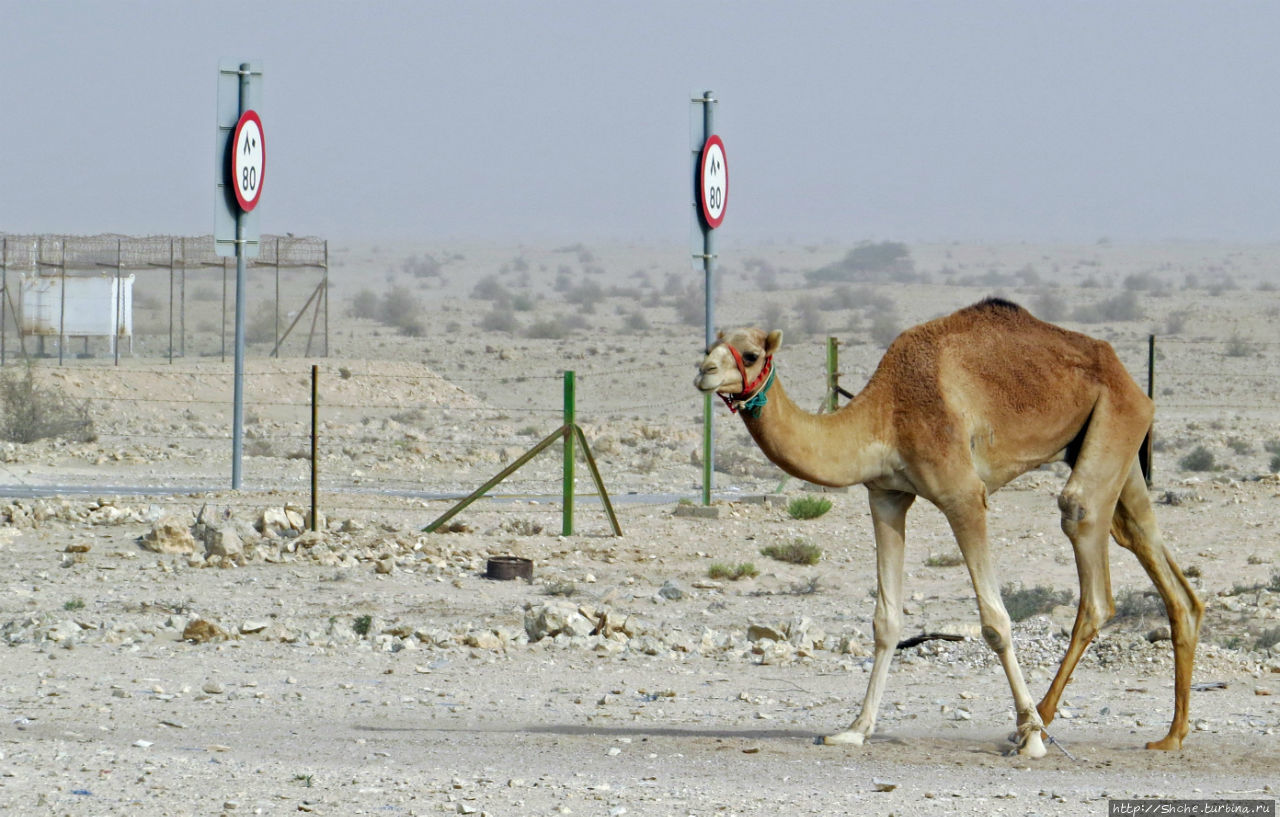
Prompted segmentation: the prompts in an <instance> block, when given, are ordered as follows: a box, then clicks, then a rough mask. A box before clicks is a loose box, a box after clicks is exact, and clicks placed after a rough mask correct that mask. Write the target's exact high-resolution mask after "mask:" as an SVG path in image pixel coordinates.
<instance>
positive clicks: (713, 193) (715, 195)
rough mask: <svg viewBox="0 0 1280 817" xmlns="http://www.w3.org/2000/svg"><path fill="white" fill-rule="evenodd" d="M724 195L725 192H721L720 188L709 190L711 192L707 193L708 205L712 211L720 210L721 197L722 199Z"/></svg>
mask: <svg viewBox="0 0 1280 817" xmlns="http://www.w3.org/2000/svg"><path fill="white" fill-rule="evenodd" d="M722 195H724V191H723V190H721V189H720V188H719V187H718V186H717V187H712V188H711V189H709V190H708V191H707V205H708V206H709V207H710V208H711V209H712V210H719V209H720V197H721V196H722Z"/></svg>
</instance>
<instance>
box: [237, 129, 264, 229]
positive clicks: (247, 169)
mask: <svg viewBox="0 0 1280 817" xmlns="http://www.w3.org/2000/svg"><path fill="white" fill-rule="evenodd" d="M266 169H267V143H266V139H265V138H264V137H263V135H262V119H260V118H259V117H258V113H257V111H245V112H244V113H242V114H240V121H238V122H236V132H235V139H234V140H233V141H232V143H231V186H232V187H233V188H235V191H236V201H237V202H239V204H240V209H241V210H244V211H245V212H246V213H247V212H249V211H250V210H252V209H253V208H255V207H257V206H258V199H259V198H261V196H262V177H263V175H264V174H265V172H266Z"/></svg>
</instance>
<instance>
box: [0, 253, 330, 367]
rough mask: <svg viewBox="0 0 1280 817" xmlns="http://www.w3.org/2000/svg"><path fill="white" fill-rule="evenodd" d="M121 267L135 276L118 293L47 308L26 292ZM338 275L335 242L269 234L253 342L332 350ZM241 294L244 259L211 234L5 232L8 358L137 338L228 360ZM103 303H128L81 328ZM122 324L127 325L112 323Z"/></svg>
mask: <svg viewBox="0 0 1280 817" xmlns="http://www.w3.org/2000/svg"><path fill="white" fill-rule="evenodd" d="M112 276H117V277H125V278H126V282H125V284H124V285H123V286H122V285H121V284H120V283H119V281H117V283H116V289H117V295H116V296H114V297H115V300H113V301H112V302H111V303H106V302H104V303H102V304H96V303H93V302H92V301H94V300H97V299H96V298H91V299H89V301H86V300H84V299H83V298H81V299H80V300H76V299H74V298H72V302H71V304H70V310H71V311H70V312H68V311H67V310H68V304H67V303H66V302H65V301H66V299H65V298H63V299H61V300H62V302H61V303H56V304H45V305H43V307H44V308H45V312H47V314H40V315H37V314H36V313H37V312H38V311H39V310H37V309H36V308H35V303H34V301H32V299H31V298H29V297H28V295H27V294H26V293H24V290H25V289H32V290H34V289H35V288H37V287H38V286H41V285H44V286H48V285H49V284H50V283H54V284H58V285H59V290H58V291H59V292H60V293H61V294H63V295H66V293H67V291H68V287H73V288H74V287H76V286H77V283H78V282H79V283H80V284H83V283H84V282H85V281H86V279H88V280H90V281H92V280H93V279H100V278H104V277H106V278H109V277H112ZM68 280H69V281H70V284H68V283H67V281H68ZM328 280H329V245H328V242H327V241H325V240H324V239H321V238H315V237H311V236H292V235H285V236H279V235H264V236H262V240H261V242H260V245H259V255H258V256H257V257H256V258H252V259H249V261H248V264H247V283H248V289H247V291H248V297H249V298H251V299H252V302H254V303H256V304H258V305H259V306H258V308H257V309H256V310H255V311H254V312H253V313H252V314H251V315H249V316H247V317H248V319H249V320H248V323H247V335H248V341H249V343H250V345H251V346H255V347H259V348H260V349H261V350H262V353H264V354H271V355H279V354H281V353H284V354H292V355H311V354H319V355H321V356H327V354H328V341H329V314H328V306H329V304H328ZM122 290H127V294H124V293H123V292H122ZM86 292H87V291H86ZM73 294H75V293H74V292H73ZM94 294H95V295H100V294H101V293H97V292H95V293H94ZM234 295H235V260H234V259H228V258H223V257H220V256H218V255H217V253H216V251H215V249H214V242H213V236H211V235H205V236H143V237H135V236H119V235H95V236H70V235H8V234H2V233H0V362H9V361H10V360H11V359H12V358H14V357H26V356H58V357H62V358H65V357H76V358H81V359H84V358H91V357H95V356H102V355H103V354H104V349H106V348H109V349H114V344H115V342H116V340H117V338H119V339H124V338H127V345H128V347H129V349H130V351H131V352H132V353H134V354H138V355H142V356H149V357H167V358H169V359H170V360H172V359H173V358H175V357H177V358H182V357H214V356H216V357H218V358H219V359H223V358H225V357H226V356H227V355H228V354H230V353H231V351H232V350H231V336H232V332H233V330H234ZM66 297H68V298H71V297H72V295H67V296H66ZM29 301H32V302H30V303H29ZM117 301H121V302H122V303H117ZM50 307H52V308H50ZM103 309H105V310H106V311H107V312H108V313H110V312H116V314H115V315H114V316H111V317H108V318H107V319H106V321H105V323H106V325H107V329H106V330H105V332H101V331H92V332H85V331H83V330H79V329H77V328H76V324H77V320H76V318H77V317H79V318H80V319H81V320H80V321H79V322H83V320H84V315H85V313H86V311H92V312H95V314H96V311H101V310H103ZM126 310H127V312H128V314H127V315H125V314H123V313H124V311H126ZM112 317H114V320H112ZM95 323H96V321H95ZM113 324H114V325H116V326H117V327H119V326H120V325H122V324H123V329H120V328H117V329H115V330H112V329H111V326H112V325H113ZM108 356H109V355H108Z"/></svg>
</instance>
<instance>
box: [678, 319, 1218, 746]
mask: <svg viewBox="0 0 1280 817" xmlns="http://www.w3.org/2000/svg"><path fill="white" fill-rule="evenodd" d="M781 343H782V333H781V332H780V331H776V330H775V331H772V332H768V333H767V334H766V333H765V332H763V331H761V330H759V329H737V330H732V331H729V332H721V333H720V335H719V338H718V340H717V341H716V342H715V343H714V344H712V346H711V348H710V349H708V350H707V353H706V357H705V358H703V360H702V363H701V365H700V366H699V369H698V375H697V377H696V379H695V381H694V385H695V386H696V387H697V388H698V389H699V390H700V391H702V392H704V393H717V394H719V395H720V396H721V397H722V398H723V399H724V400H725V402H726V403H728V404H729V407H730V409H731V410H733V411H735V412H737V413H739V414H741V416H742V420H743V422H744V423H745V424H746V427H747V431H748V432H749V433H750V434H751V436H752V437H753V438H754V439H755V441H756V443H757V444H758V445H759V446H760V448H761V450H762V451H763V452H764V454H765V456H767V457H768V458H769V459H770V460H772V461H773V462H774V463H775V464H777V465H778V466H779V467H780V468H782V470H783V471H786V472H787V473H788V474H791V475H792V476H795V477H799V478H801V479H804V480H808V481H809V482H813V483H817V484H819V485H827V486H836V487H838V486H846V485H855V484H862V485H865V486H866V487H867V491H868V493H869V499H870V504H871V519H872V524H873V528H874V532H875V544H876V574H877V589H878V594H877V596H876V607H875V616H874V619H873V627H874V634H875V652H874V659H873V665H872V670H871V678H870V681H869V682H868V684H867V691H866V695H865V697H864V699H863V704H862V711H861V713H860V714H859V715H858V716H857V718H856V719H855V720H854V721H853V723H852V724H851V725H850V726H849V727H848V729H846V730H844V731H842V732H838V733H836V734H833V735H828V736H826V737H824V738H823V739H822V742H823V743H826V744H855V745H861V744H862V743H863V741H864V740H865V739H866V738H867V737H869V736H870V735H871V734H872V733H873V732H874V731H875V726H876V713H877V711H878V709H879V706H880V699H881V697H882V695H883V694H884V688H885V680H886V677H887V676H888V671H889V663H890V660H891V658H892V655H893V651H894V648H895V647H896V645H897V643H898V639H899V636H900V635H901V631H902V572H903V550H904V543H905V527H906V516H907V510H908V509H909V508H910V507H911V504H912V503H913V502H914V501H915V499H916V497H924V498H925V499H927V500H928V501H930V502H932V503H933V504H934V505H936V506H937V507H938V509H939V510H941V511H942V513H943V514H944V515H945V517H946V519H947V522H948V523H949V524H950V527H951V531H952V533H953V534H954V535H955V538H956V542H957V544H958V545H959V546H960V551H961V553H962V554H963V556H964V559H965V563H966V565H967V567H968V569H969V576H970V579H971V580H972V582H973V587H974V590H975V591H976V594H977V600H978V615H979V618H980V621H981V626H982V629H981V632H982V637H983V640H984V641H985V642H986V643H987V645H988V646H989V647H990V648H991V649H992V650H994V651H995V653H996V654H997V656H998V657H999V659H1000V663H1001V665H1002V666H1003V667H1004V671H1005V675H1006V676H1007V677H1008V680H1009V686H1010V687H1011V688H1012V690H1013V702H1014V708H1015V710H1016V713H1017V735H1016V737H1015V738H1014V739H1015V741H1016V748H1015V749H1014V751H1015V752H1017V753H1018V754H1022V755H1025V756H1028V757H1042V756H1043V755H1044V754H1045V748H1044V740H1043V738H1044V737H1047V733H1046V732H1045V728H1046V726H1047V725H1048V724H1049V723H1050V722H1052V720H1053V718H1054V715H1055V714H1056V712H1057V706H1058V700H1059V698H1060V697H1061V696H1062V693H1063V690H1064V689H1065V688H1066V685H1067V682H1068V680H1069V679H1070V678H1071V673H1072V671H1073V670H1074V669H1075V667H1076V664H1077V662H1079V660H1080V657H1081V655H1082V654H1083V652H1084V650H1085V648H1086V647H1087V646H1088V645H1089V642H1090V641H1091V640H1092V639H1093V638H1094V636H1095V635H1096V634H1097V633H1098V630H1099V628H1100V627H1101V626H1102V625H1103V624H1105V623H1106V621H1107V620H1108V619H1110V618H1111V616H1112V615H1114V614H1115V601H1114V599H1113V597H1112V594H1111V576H1110V568H1109V564H1108V558H1107V548H1108V533H1110V535H1111V536H1112V537H1114V538H1115V540H1116V542H1117V543H1119V544H1120V545H1121V546H1122V547H1124V548H1126V549H1128V550H1130V551H1132V552H1133V554H1134V555H1135V556H1137V558H1138V561H1139V562H1140V563H1141V564H1142V567H1143V568H1144V569H1145V570H1146V572H1147V575H1148V576H1149V577H1150V578H1151V580H1152V582H1153V583H1154V584H1155V586H1156V589H1157V590H1158V591H1159V593H1160V597H1161V598H1162V599H1163V600H1164V606H1165V610H1166V612H1167V613H1168V616H1169V626H1170V631H1171V633H1172V637H1173V653H1174V714H1173V722H1172V724H1171V725H1170V727H1169V733H1168V734H1167V735H1166V736H1165V737H1163V738H1161V739H1160V740H1156V741H1152V742H1150V743H1148V744H1147V748H1148V749H1168V750H1173V749H1179V748H1181V746H1182V741H1183V738H1185V737H1186V735H1187V731H1188V726H1187V709H1188V702H1189V698H1190V693H1191V667H1192V662H1193V660H1194V657H1195V649H1196V642H1197V640H1198V638H1199V632H1200V621H1201V619H1202V617H1203V615H1204V604H1203V603H1202V602H1201V601H1200V599H1199V598H1198V597H1197V596H1196V594H1195V591H1194V590H1193V589H1192V588H1191V585H1190V584H1189V583H1188V582H1187V580H1186V578H1185V577H1184V576H1183V574H1182V571H1181V570H1180V569H1179V568H1178V566H1177V565H1176V564H1175V563H1174V560H1173V557H1172V556H1171V555H1170V553H1169V551H1168V550H1167V549H1166V547H1165V545H1164V542H1163V540H1162V539H1161V536H1160V531H1159V528H1158V527H1157V525H1156V519H1155V514H1154V512H1153V509H1152V504H1151V498H1150V495H1149V494H1148V491H1147V485H1146V481H1145V480H1144V478H1143V475H1142V470H1141V468H1140V466H1139V463H1138V458H1137V455H1138V450H1139V447H1140V446H1141V444H1142V442H1143V439H1144V438H1145V436H1146V435H1147V434H1148V432H1149V430H1150V428H1151V422H1152V417H1153V416H1154V407H1153V405H1152V402H1151V400H1150V399H1148V398H1147V396H1146V395H1145V394H1143V393H1142V391H1141V389H1140V388H1139V387H1138V385H1137V384H1136V383H1135V382H1134V380H1133V378H1132V377H1131V376H1130V375H1129V373H1128V372H1127V371H1126V370H1125V368H1124V366H1123V365H1122V364H1121V363H1120V361H1119V359H1118V358H1117V357H1116V354H1115V351H1114V350H1113V349H1112V348H1111V346H1110V345H1109V344H1107V343H1105V342H1102V341H1099V340H1095V339H1093V338H1090V337H1087V336H1085V335H1082V334H1079V333H1076V332H1071V331H1068V330H1065V329H1062V328H1060V327H1057V326H1054V325H1052V324H1049V323H1045V322H1043V321H1041V320H1038V319H1037V318H1035V317H1033V316H1032V315H1031V314H1030V313H1029V312H1027V311H1026V310H1025V309H1023V308H1022V307H1020V306H1018V305H1016V304H1013V303H1010V302H1008V301H1005V300H1001V299H997V298H988V299H986V300H984V301H981V302H980V303H977V304H974V305H972V306H969V307H966V308H964V309H961V310H959V311H958V312H955V313H953V314H951V315H948V316H945V317H942V318H938V319H936V320H933V321H929V322H928V323H925V324H922V325H920V326H916V327H913V328H911V329H908V330H907V331H905V332H903V333H902V334H901V335H900V336H899V337H898V338H897V339H896V340H895V341H894V342H893V343H892V344H890V346H889V348H888V350H887V351H886V352H885V354H884V357H883V358H882V359H881V361H880V364H879V366H878V367H877V368H876V371H875V373H874V374H872V376H871V379H870V380H869V381H868V382H867V384H866V386H865V387H864V388H863V389H862V391H861V392H860V393H859V394H858V395H856V396H855V397H854V398H853V399H852V400H851V401H850V402H849V403H847V404H846V405H844V406H842V407H841V408H840V409H838V410H837V411H835V412H834V413H831V414H821V415H817V414H810V413H808V412H806V411H804V410H803V409H801V408H799V407H798V406H797V405H796V404H795V403H794V402H792V400H791V399H790V398H789V397H788V396H787V392H786V389H784V388H783V386H782V381H781V380H780V379H779V377H778V374H777V369H776V368H775V367H774V364H773V358H774V356H775V355H776V354H777V352H778V349H779V347H780V346H781ZM1055 461H1065V462H1066V463H1067V464H1068V465H1069V466H1070V467H1071V475H1070V477H1069V478H1068V480H1067V483H1066V485H1065V487H1064V488H1063V489H1062V492H1061V494H1060V495H1059V496H1058V507H1059V510H1060V511H1061V515H1062V530H1063V532H1064V533H1066V535H1067V537H1068V538H1069V539H1070V540H1071V544H1072V547H1073V548H1074V550H1075V558H1076V569H1077V572H1078V574H1079V579H1080V603H1079V608H1078V609H1077V611H1076V618H1075V624H1074V626H1073V627H1072V630H1071V641H1070V644H1069V645H1068V647H1067V651H1066V653H1065V655H1064V656H1063V658H1062V663H1061V664H1060V665H1059V667H1058V671H1057V674H1056V675H1055V676H1054V678H1053V681H1052V683H1051V684H1050V686H1049V690H1048V692H1047V693H1046V694H1045V696H1044V699H1043V700H1041V701H1040V703H1039V705H1036V704H1035V703H1034V701H1033V700H1032V698H1031V694H1030V693H1029V692H1028V690H1027V685H1026V682H1025V681H1024V680H1023V676H1022V671H1021V670H1020V669H1019V667H1018V659H1017V657H1016V656H1015V655H1014V650H1013V644H1012V641H1011V638H1010V625H1009V615H1008V613H1007V612H1006V611H1005V608H1004V603H1003V602H1002V601H1001V599H1000V590H999V587H998V584H997V575H998V574H996V573H995V572H993V569H992V568H993V565H992V560H991V556H990V552H989V549H988V543H987V521H986V510H987V496H988V495H989V494H991V493H992V492H994V491H996V490H997V489H999V488H1000V487H1002V486H1003V485H1005V484H1007V483H1008V482H1009V481H1010V480H1012V479H1014V478H1015V477H1017V476H1018V475H1020V474H1023V473H1025V472H1027V471H1029V470H1030V469H1032V468H1036V467H1038V466H1040V465H1042V464H1044V463H1048V462H1055Z"/></svg>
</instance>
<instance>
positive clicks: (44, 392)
mask: <svg viewBox="0 0 1280 817" xmlns="http://www.w3.org/2000/svg"><path fill="white" fill-rule="evenodd" d="M0 409H3V412H4V416H3V418H0V437H3V438H4V439H6V440H8V441H9V442H14V443H33V442H35V441H36V440H43V439H46V438H49V437H61V438H64V439H68V440H75V441H77V442H90V441H92V440H94V439H96V438H97V437H96V435H95V434H94V431H93V418H92V417H90V416H89V402H88V401H87V400H85V401H80V400H73V399H72V398H71V397H69V396H67V394H66V393H65V392H63V391H62V390H61V389H59V388H58V387H56V386H45V387H41V386H37V385H36V378H35V366H33V365H32V364H31V362H30V361H28V362H27V364H26V366H25V367H23V369H22V370H21V371H18V372H14V371H9V372H5V373H4V374H3V375H0Z"/></svg>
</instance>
